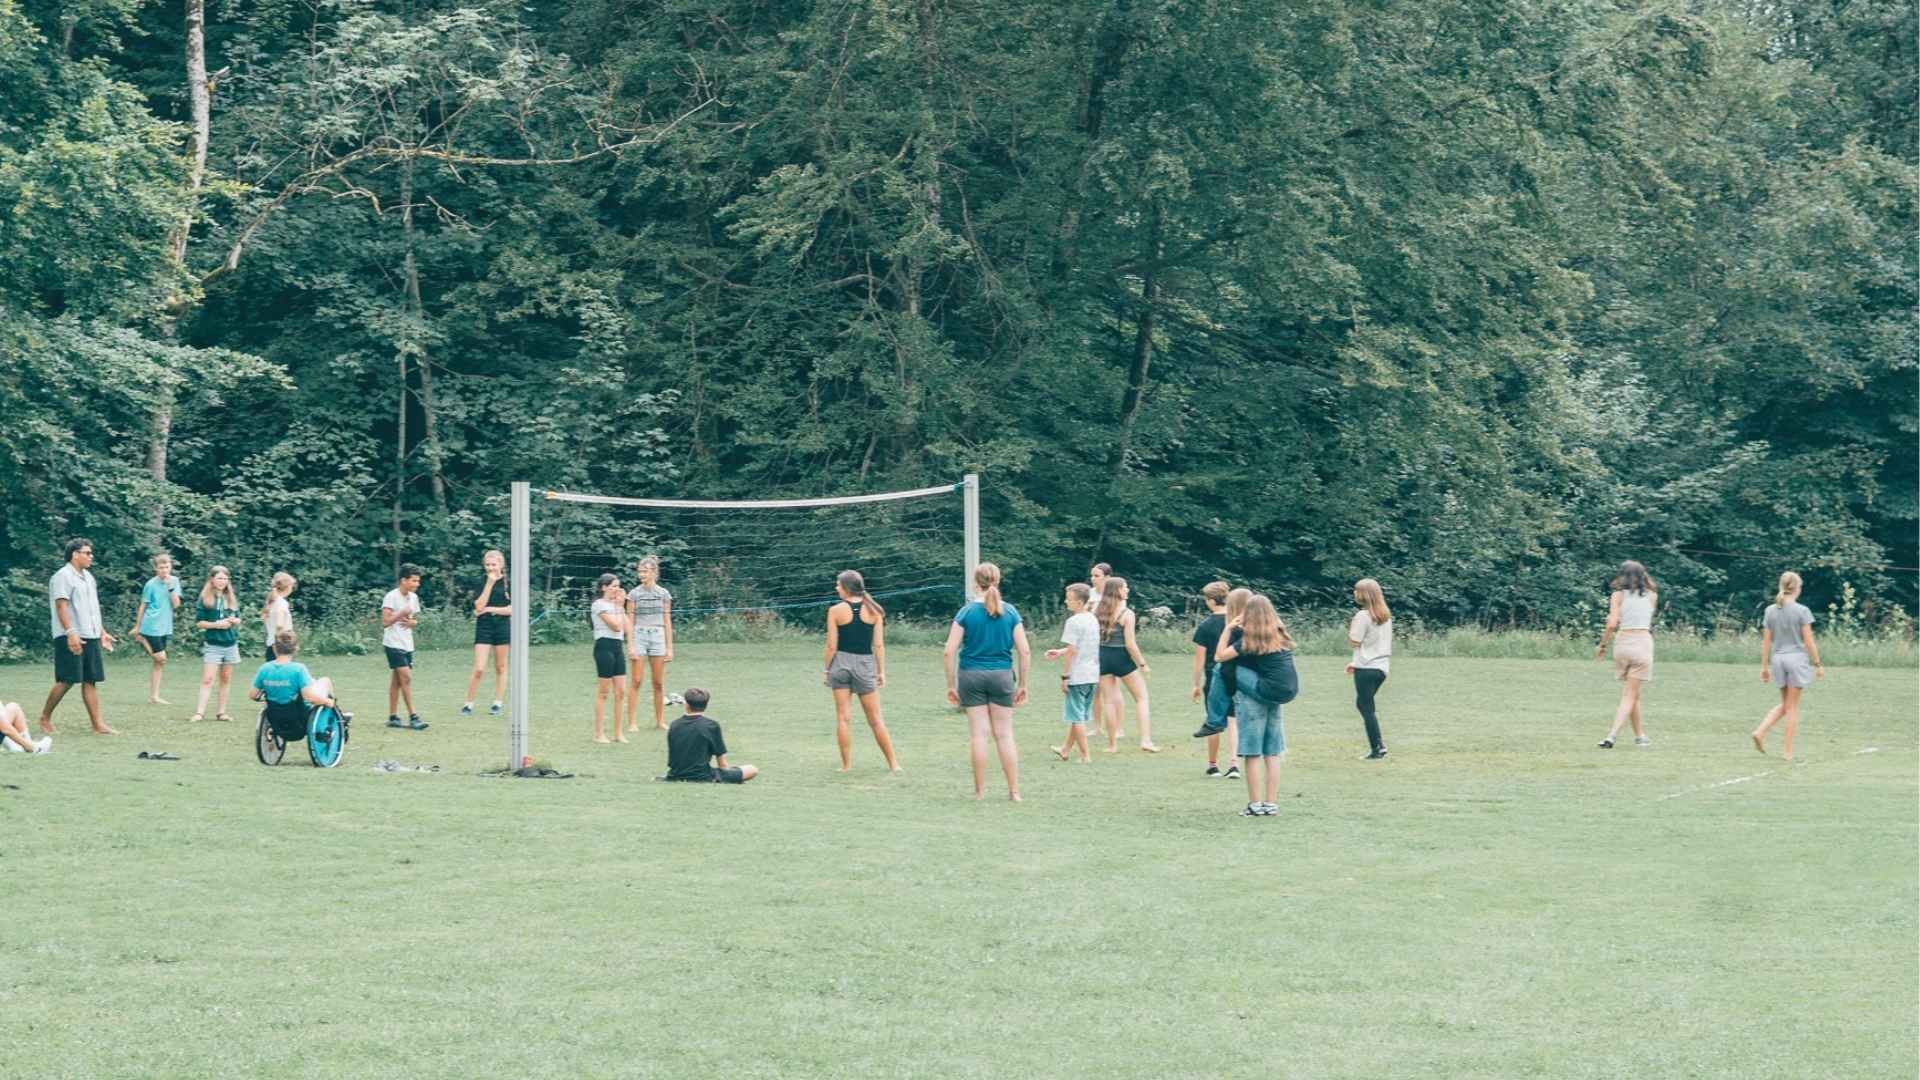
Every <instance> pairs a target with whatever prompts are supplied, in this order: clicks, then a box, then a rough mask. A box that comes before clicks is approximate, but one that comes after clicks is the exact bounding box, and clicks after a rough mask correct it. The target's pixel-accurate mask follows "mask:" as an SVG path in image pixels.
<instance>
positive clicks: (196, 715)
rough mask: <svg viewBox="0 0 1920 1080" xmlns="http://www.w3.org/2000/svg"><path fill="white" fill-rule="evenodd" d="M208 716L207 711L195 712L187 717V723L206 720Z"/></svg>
mask: <svg viewBox="0 0 1920 1080" xmlns="http://www.w3.org/2000/svg"><path fill="white" fill-rule="evenodd" d="M206 718H207V716H206V714H205V713H194V714H193V715H192V716H189V717H187V723H189V724H197V723H199V722H200V721H202V720H205V719H206Z"/></svg>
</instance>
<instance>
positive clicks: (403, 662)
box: [387, 649, 413, 671]
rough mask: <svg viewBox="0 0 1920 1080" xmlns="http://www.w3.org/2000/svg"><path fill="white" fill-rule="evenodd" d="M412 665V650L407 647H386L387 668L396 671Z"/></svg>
mask: <svg viewBox="0 0 1920 1080" xmlns="http://www.w3.org/2000/svg"><path fill="white" fill-rule="evenodd" d="M412 666H413V652H412V651H411V650H409V649H387V670H388V671H398V670H399V669H401V668H410V667H412Z"/></svg>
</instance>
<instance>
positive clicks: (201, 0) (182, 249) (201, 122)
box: [67, 0, 212, 549]
mask: <svg viewBox="0 0 1920 1080" xmlns="http://www.w3.org/2000/svg"><path fill="white" fill-rule="evenodd" d="M185 4H186V32H187V104H188V107H189V109H190V111H191V114H192V119H193V156H192V164H191V168H190V171H189V172H188V174H187V211H186V213H185V215H183V216H182V218H181V220H180V224H179V225H178V226H177V227H176V228H175V230H174V234H173V236H172V237H170V238H169V240H168V248H169V250H170V251H171V252H172V253H173V262H174V265H175V266H176V267H179V268H180V269H181V276H182V277H183V278H184V277H185V266H186V262H187V237H188V235H189V234H190V233H191V232H192V231H193V212H194V208H195V206H196V204H197V203H198V200H199V195H200V186H201V185H202V184H203V183H205V182H206V176H207V142H208V139H209V137H210V135H211V134H212V122H211V119H210V116H209V107H208V97H207V4H206V0H185ZM72 33H73V28H72V24H71V23H69V24H68V27H67V36H68V38H69V40H71V37H72ZM185 307H186V298H185V297H176V298H175V299H174V300H173V301H172V302H171V303H169V304H168V305H167V311H166V313H165V317H164V318H165V325H166V333H167V336H168V337H174V336H176V334H177V330H178V325H179V318H180V314H181V312H182V310H183V309H184V308H185ZM172 440H173V391H172V390H171V389H168V390H165V391H163V392H162V397H161V399H160V401H159V403H158V404H156V405H155V406H154V408H153V415H152V417H151V418H150V421H149V423H148V427H147V475H148V476H150V477H152V478H153V482H154V483H155V484H156V485H162V486H164V485H165V484H166V482H167V451H168V449H169V447H170V444H171V442H172ZM147 527H148V532H149V534H150V535H149V538H148V539H149V543H150V544H151V545H152V546H153V547H154V548H155V549H158V548H160V547H161V546H162V544H164V542H165V538H166V530H167V500H166V499H164V498H156V499H154V500H153V509H152V511H150V512H149V514H148V519H147Z"/></svg>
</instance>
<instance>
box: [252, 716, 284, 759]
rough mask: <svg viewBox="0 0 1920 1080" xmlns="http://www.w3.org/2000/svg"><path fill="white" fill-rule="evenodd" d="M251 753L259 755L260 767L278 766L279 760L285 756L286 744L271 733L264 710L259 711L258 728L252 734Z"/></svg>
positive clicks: (271, 729)
mask: <svg viewBox="0 0 1920 1080" xmlns="http://www.w3.org/2000/svg"><path fill="white" fill-rule="evenodd" d="M253 752H254V753H256V754H258V755H260V764H262V765H278V764H280V759H281V758H284V757H286V756H287V744H286V743H284V742H281V741H280V737H279V736H278V735H275V734H274V733H273V725H272V724H270V723H268V722H267V712H266V710H265V709H262V710H260V726H259V728H258V729H256V730H255V731H254V733H253Z"/></svg>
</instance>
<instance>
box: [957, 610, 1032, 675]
mask: <svg viewBox="0 0 1920 1080" xmlns="http://www.w3.org/2000/svg"><path fill="white" fill-rule="evenodd" d="M953 621H954V622H956V623H958V624H960V629H961V631H962V637H961V638H960V665H959V667H960V670H961V671H1006V670H1008V669H1010V668H1012V667H1013V628H1014V627H1016V626H1019V625H1020V610H1019V609H1018V608H1016V607H1014V606H1013V605H1012V604H1001V605H1000V617H999V618H997V619H996V618H994V617H993V616H991V615H989V614H987V605H985V604H983V603H981V602H980V601H978V600H975V601H974V602H972V603H970V604H968V605H967V606H966V607H963V608H961V609H960V614H958V615H955V616H954V617H953Z"/></svg>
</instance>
